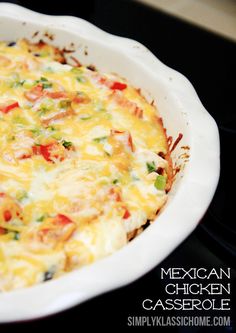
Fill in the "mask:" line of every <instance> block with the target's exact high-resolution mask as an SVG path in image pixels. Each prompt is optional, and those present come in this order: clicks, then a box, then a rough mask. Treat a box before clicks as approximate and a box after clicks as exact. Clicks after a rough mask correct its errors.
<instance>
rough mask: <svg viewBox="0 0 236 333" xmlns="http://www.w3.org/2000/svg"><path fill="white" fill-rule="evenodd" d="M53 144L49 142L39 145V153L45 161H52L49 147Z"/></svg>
mask: <svg viewBox="0 0 236 333" xmlns="http://www.w3.org/2000/svg"><path fill="white" fill-rule="evenodd" d="M53 145H54V144H49V145H45V146H44V145H41V146H40V153H41V155H42V156H43V158H44V159H45V160H46V161H50V162H51V161H52V160H51V152H50V151H51V148H53Z"/></svg>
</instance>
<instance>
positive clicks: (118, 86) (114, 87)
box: [110, 82, 127, 90]
mask: <svg viewBox="0 0 236 333" xmlns="http://www.w3.org/2000/svg"><path fill="white" fill-rule="evenodd" d="M126 88H127V84H125V83H121V82H113V84H112V85H111V87H110V89H112V90H124V89H126Z"/></svg>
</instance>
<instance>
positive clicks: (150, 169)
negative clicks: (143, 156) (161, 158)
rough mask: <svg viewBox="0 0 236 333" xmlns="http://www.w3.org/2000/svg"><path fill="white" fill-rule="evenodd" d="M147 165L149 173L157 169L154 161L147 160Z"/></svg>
mask: <svg viewBox="0 0 236 333" xmlns="http://www.w3.org/2000/svg"><path fill="white" fill-rule="evenodd" d="M146 165H147V170H148V173H151V172H154V171H156V166H155V163H154V162H153V161H152V162H147V163H146Z"/></svg>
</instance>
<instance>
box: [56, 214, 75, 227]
mask: <svg viewBox="0 0 236 333" xmlns="http://www.w3.org/2000/svg"><path fill="white" fill-rule="evenodd" d="M69 223H73V221H72V220H71V219H70V218H69V217H67V216H66V215H63V214H57V216H56V217H55V218H54V224H57V225H61V226H64V225H66V224H69Z"/></svg>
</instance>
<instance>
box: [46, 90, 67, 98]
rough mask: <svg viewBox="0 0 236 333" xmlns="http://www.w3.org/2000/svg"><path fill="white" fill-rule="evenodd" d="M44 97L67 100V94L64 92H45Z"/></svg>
mask: <svg viewBox="0 0 236 333" xmlns="http://www.w3.org/2000/svg"><path fill="white" fill-rule="evenodd" d="M45 95H46V96H47V97H50V98H53V99H58V98H68V93H67V92H66V91H47V92H46V94H45Z"/></svg>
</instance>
